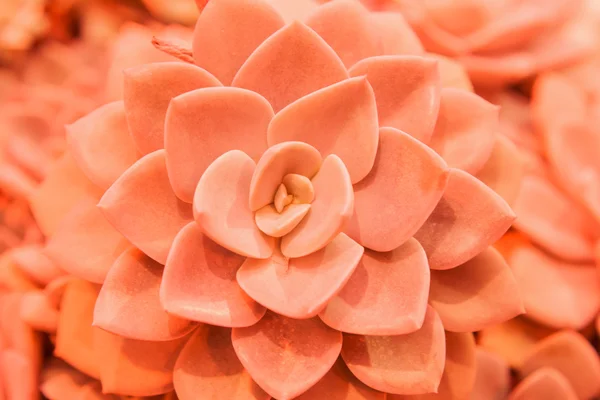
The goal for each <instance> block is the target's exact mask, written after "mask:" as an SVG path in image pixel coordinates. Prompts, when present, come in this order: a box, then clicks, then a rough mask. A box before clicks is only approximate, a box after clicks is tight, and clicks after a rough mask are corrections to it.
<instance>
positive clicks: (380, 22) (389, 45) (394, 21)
mask: <svg viewBox="0 0 600 400" xmlns="http://www.w3.org/2000/svg"><path fill="white" fill-rule="evenodd" d="M369 19H370V20H371V31H372V32H373V34H375V35H376V36H377V39H378V42H379V43H378V45H379V46H378V47H379V48H378V55H382V56H387V55H404V54H406V55H409V54H413V55H420V54H422V53H423V45H422V44H421V41H420V40H419V38H418V36H417V35H416V33H415V32H414V31H413V30H412V28H411V27H410V25H409V24H408V22H406V19H405V18H404V17H403V15H402V14H401V13H398V12H387V11H386V12H372V13H369Z"/></svg>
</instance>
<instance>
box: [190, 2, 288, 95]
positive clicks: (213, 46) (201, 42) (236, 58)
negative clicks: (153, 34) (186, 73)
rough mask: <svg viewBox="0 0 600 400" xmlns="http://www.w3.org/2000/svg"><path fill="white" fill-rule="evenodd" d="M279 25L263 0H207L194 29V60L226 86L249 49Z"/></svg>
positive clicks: (279, 20)
mask: <svg viewBox="0 0 600 400" xmlns="http://www.w3.org/2000/svg"><path fill="white" fill-rule="evenodd" d="M283 25H284V23H283V20H282V18H281V17H280V16H279V15H278V13H277V12H276V11H275V10H274V9H273V8H271V7H270V6H268V5H267V4H266V3H265V2H264V1H260V0H242V1H239V0H220V1H215V2H210V1H209V2H208V4H206V7H205V8H204V10H203V11H202V13H201V14H200V17H199V18H198V21H197V22H196V27H195V29H194V37H193V42H192V51H193V53H194V60H195V62H196V64H197V65H199V66H200V67H202V68H205V69H206V70H207V71H210V72H211V73H212V74H213V75H215V76H216V77H217V78H218V79H219V80H220V81H221V82H223V83H224V84H225V85H229V84H230V83H231V81H232V80H233V77H234V76H235V74H236V73H237V71H238V70H239V69H240V67H241V66H242V64H243V63H244V61H246V59H247V58H248V57H249V56H250V55H251V54H252V52H253V51H254V50H255V49H256V48H257V47H258V46H259V45H260V44H261V43H262V42H263V41H264V40H265V39H267V38H268V37H269V36H271V35H272V34H273V33H274V32H275V31H277V30H279V29H280V28H282V27H283Z"/></svg>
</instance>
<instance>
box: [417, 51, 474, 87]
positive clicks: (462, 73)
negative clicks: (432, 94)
mask: <svg viewBox="0 0 600 400" xmlns="http://www.w3.org/2000/svg"><path fill="white" fill-rule="evenodd" d="M427 56H428V57H431V58H433V59H435V60H436V61H437V62H438V71H439V73H440V80H441V85H442V88H454V89H462V90H466V91H468V92H473V91H474V90H473V84H472V83H471V80H470V79H469V74H467V71H466V70H465V68H464V67H463V66H462V65H461V64H460V63H459V62H458V61H456V60H453V59H452V58H449V57H445V56H442V55H439V54H433V53H430V54H427Z"/></svg>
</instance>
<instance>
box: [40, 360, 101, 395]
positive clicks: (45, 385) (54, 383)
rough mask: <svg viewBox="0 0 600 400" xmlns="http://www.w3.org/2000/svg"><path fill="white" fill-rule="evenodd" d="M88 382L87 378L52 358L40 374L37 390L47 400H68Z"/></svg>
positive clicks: (89, 380)
mask: <svg viewBox="0 0 600 400" xmlns="http://www.w3.org/2000/svg"><path fill="white" fill-rule="evenodd" d="M89 382H93V381H92V379H91V378H90V377H89V376H87V375H85V374H84V373H82V372H81V371H79V370H77V369H75V368H71V367H70V366H68V365H67V364H65V363H64V362H62V361H61V360H59V359H57V358H54V357H52V358H50V359H49V360H48V361H47V362H46V363H45V365H44V369H43V370H42V372H41V374H40V388H39V390H40V392H41V393H42V394H43V395H44V396H45V397H46V398H48V399H69V398H73V397H74V396H75V394H76V393H77V392H79V390H80V389H81V387H83V386H84V385H86V384H88V383H89Z"/></svg>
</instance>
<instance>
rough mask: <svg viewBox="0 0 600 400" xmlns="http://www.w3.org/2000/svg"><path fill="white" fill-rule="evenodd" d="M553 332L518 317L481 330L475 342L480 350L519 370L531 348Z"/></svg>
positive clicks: (522, 317)
mask: <svg viewBox="0 0 600 400" xmlns="http://www.w3.org/2000/svg"><path fill="white" fill-rule="evenodd" d="M554 332H555V331H554V330H552V329H551V328H548V327H546V326H543V325H540V324H537V323H536V322H534V321H531V320H529V319H527V318H525V317H524V316H520V317H517V318H513V319H511V320H509V321H506V322H503V323H501V324H498V325H495V326H490V327H489V328H486V329H484V330H482V331H481V332H479V334H478V338H477V342H478V345H479V346H480V347H481V348H483V349H486V350H488V351H490V352H493V353H494V354H497V355H498V356H500V357H501V358H502V359H503V360H506V362H507V363H508V364H509V365H510V366H511V367H512V368H519V367H520V366H521V365H522V364H523V360H524V359H525V357H527V354H528V353H529V351H530V350H531V349H532V348H533V346H535V344H536V343H537V342H539V341H540V340H542V339H543V338H545V337H547V336H549V335H551V334H552V333H554Z"/></svg>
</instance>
